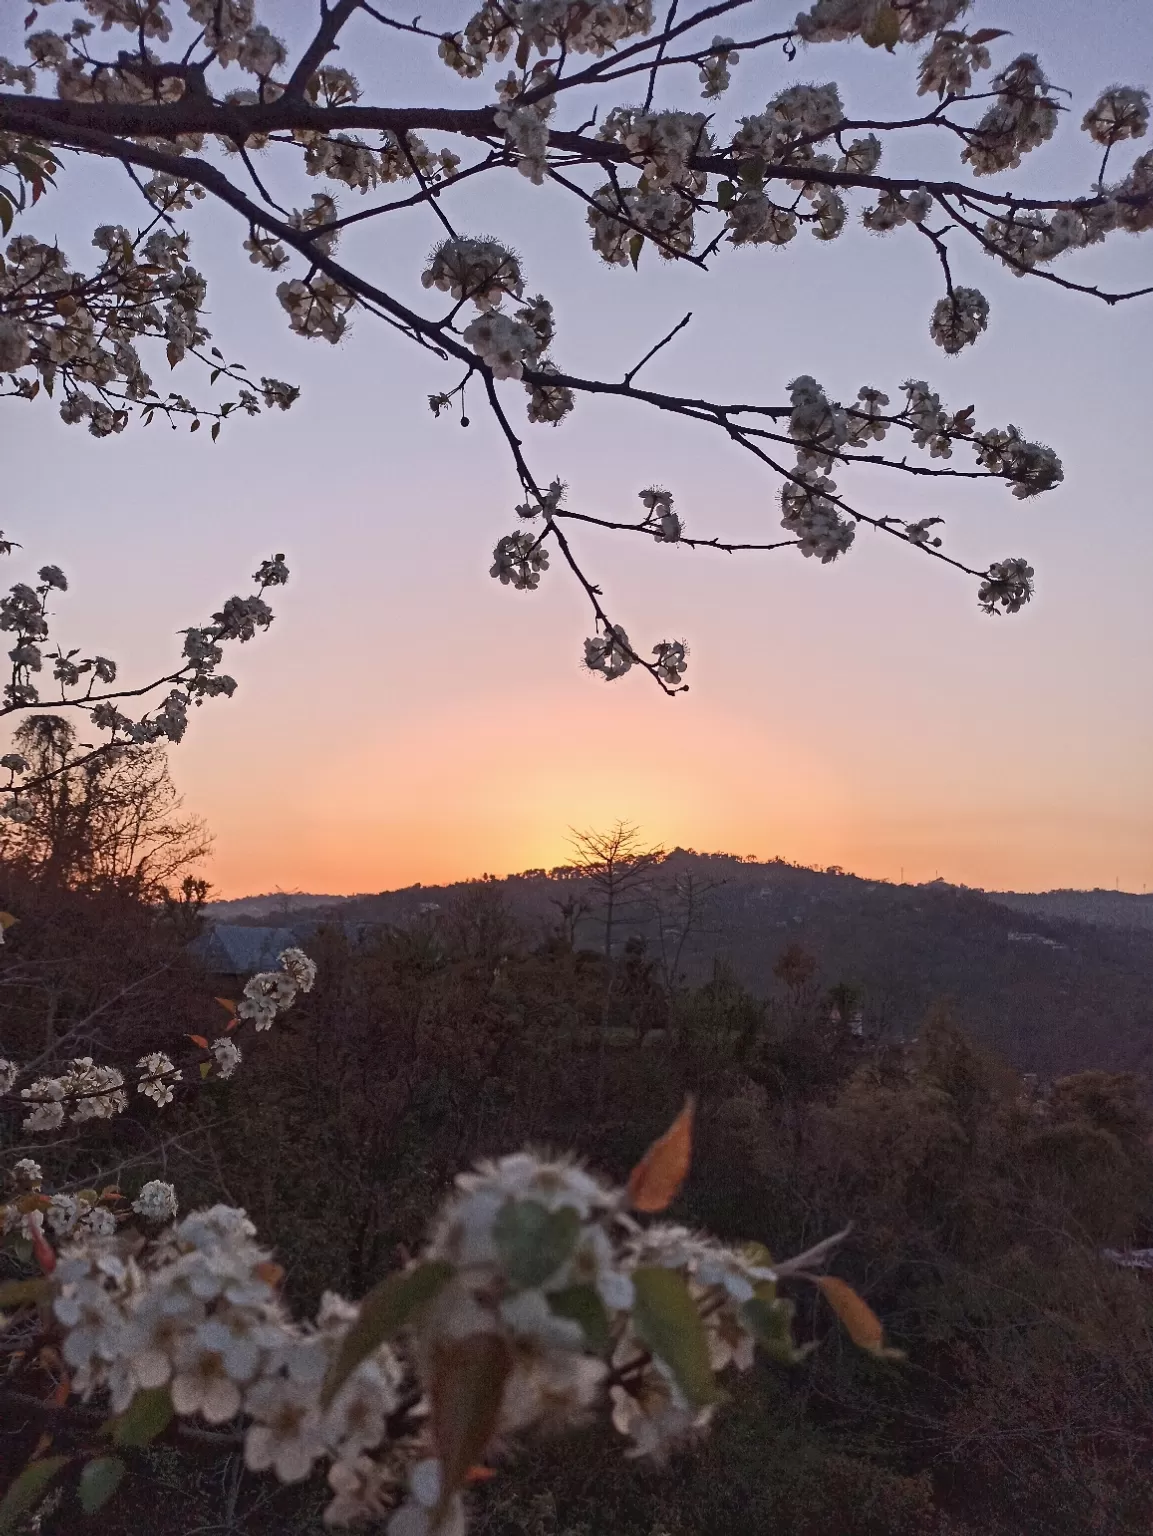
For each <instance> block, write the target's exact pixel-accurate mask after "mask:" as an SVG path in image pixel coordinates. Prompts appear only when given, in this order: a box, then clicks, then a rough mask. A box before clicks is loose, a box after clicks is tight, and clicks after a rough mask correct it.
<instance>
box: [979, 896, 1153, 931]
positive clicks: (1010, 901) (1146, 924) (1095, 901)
mask: <svg viewBox="0 0 1153 1536" xmlns="http://www.w3.org/2000/svg"><path fill="white" fill-rule="evenodd" d="M988 895H989V898H990V900H992V901H995V902H998V903H999V904H1000V905H1001V906H1003V907H1011V908H1012V909H1013V911H1015V912H1029V913H1032V914H1033V915H1034V916H1036V917H1055V918H1064V919H1069V920H1071V921H1072V922H1075V923H1101V924H1104V925H1105V926H1106V927H1109V928H1147V929H1153V894H1151V895H1147V896H1137V895H1135V894H1134V893H1133V892H1132V891H1103V890H1099V889H1098V890H1094V891H1036V892H1032V891H990V892H989V893H988Z"/></svg>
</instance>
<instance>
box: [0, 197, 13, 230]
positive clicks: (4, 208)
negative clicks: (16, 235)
mask: <svg viewBox="0 0 1153 1536" xmlns="http://www.w3.org/2000/svg"><path fill="white" fill-rule="evenodd" d="M15 217H16V210H15V208H14V207H13V206H12V203H11V200H10V199H9V198H8V196H7V195H6V194H5V193H4V192H0V229H3V231H4V233H5V234H7V233H8V231H9V230H10V229H11V228H12V220H13V219H14V218H15Z"/></svg>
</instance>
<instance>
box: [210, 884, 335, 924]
mask: <svg viewBox="0 0 1153 1536" xmlns="http://www.w3.org/2000/svg"><path fill="white" fill-rule="evenodd" d="M356 899H357V898H356V897H355V896H318V895H315V894H312V893H308V892H304V891H291V892H289V891H270V892H269V893H268V894H267V895H265V896H237V897H234V898H233V900H231V901H210V902H208V903H206V905H205V908H204V910H205V912H206V913H207V914H208V916H209V917H212V918H215V919H217V921H219V922H224V923H228V922H231V921H232V920H233V919H234V918H237V917H251V918H261V919H263V918H266V917H279V916H280V915H282V914H283V913H287V912H315V911H318V910H321V909H323V910H325V911H327V910H328V909H329V908H332V909H335V908H336V907H338V906H340V905H341V903H342V902H345V901H355V900H356Z"/></svg>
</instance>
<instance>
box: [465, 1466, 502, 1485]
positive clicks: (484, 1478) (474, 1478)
mask: <svg viewBox="0 0 1153 1536" xmlns="http://www.w3.org/2000/svg"><path fill="white" fill-rule="evenodd" d="M495 1476H496V1469H495V1467H469V1469H468V1471H467V1472H466V1473H465V1475H464V1480H465V1482H466V1483H487V1482H489V1481H490V1479H492V1478H494V1477H495Z"/></svg>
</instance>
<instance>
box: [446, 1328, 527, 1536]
mask: <svg viewBox="0 0 1153 1536" xmlns="http://www.w3.org/2000/svg"><path fill="white" fill-rule="evenodd" d="M512 1364H513V1360H512V1349H511V1347H510V1345H509V1343H508V1341H507V1339H502V1338H501V1337H500V1335H499V1334H496V1333H472V1334H469V1335H468V1336H467V1337H466V1338H463V1339H451V1340H448V1341H446V1342H445V1343H442V1344H440V1345H438V1346H437V1347H436V1348H435V1349H434V1351H433V1373H432V1383H431V1386H430V1389H429V1398H430V1400H431V1406H432V1420H431V1422H432V1438H433V1442H434V1444H435V1446H436V1449H437V1453H438V1455H439V1457H440V1465H441V1493H440V1502H439V1504H438V1505H437V1508H436V1510H435V1511H434V1512H433V1520H432V1529H433V1530H434V1531H435V1530H436V1529H437V1528H438V1525H439V1523H440V1521H441V1520H442V1519H443V1517H444V1515H445V1513H446V1512H447V1510H448V1507H449V1502H450V1500H451V1499H452V1496H453V1494H455V1493H456V1492H457V1491H458V1489H460V1488H462V1487H463V1486H464V1483H465V1480H466V1478H467V1477H468V1472H469V1468H470V1467H472V1466H475V1464H476V1463H477V1462H478V1461H479V1460H480V1459H481V1457H482V1456H483V1455H484V1452H485V1449H486V1448H487V1446H488V1443H489V1441H490V1440H491V1439H492V1437H493V1435H494V1434H495V1433H496V1426H497V1422H498V1420H499V1418H500V1405H501V1400H502V1399H503V1397H504V1385H505V1382H506V1381H507V1380H508V1378H509V1376H510V1375H511V1374H512Z"/></svg>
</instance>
